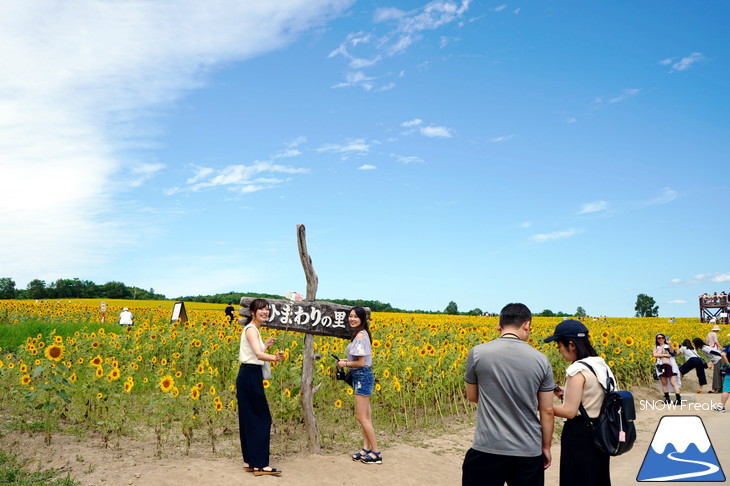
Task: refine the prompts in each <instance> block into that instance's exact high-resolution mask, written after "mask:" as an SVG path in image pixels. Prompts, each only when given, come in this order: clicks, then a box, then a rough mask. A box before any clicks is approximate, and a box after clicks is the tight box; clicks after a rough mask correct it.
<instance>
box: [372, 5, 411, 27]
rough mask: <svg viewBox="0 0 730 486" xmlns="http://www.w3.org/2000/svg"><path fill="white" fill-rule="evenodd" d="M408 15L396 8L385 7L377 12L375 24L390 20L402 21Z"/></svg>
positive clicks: (374, 15)
mask: <svg viewBox="0 0 730 486" xmlns="http://www.w3.org/2000/svg"><path fill="white" fill-rule="evenodd" d="M406 15H408V14H407V13H406V12H404V11H403V10H401V9H399V8H395V7H383V8H379V9H376V10H375V13H374V14H373V22H375V23H379V22H387V21H389V20H397V19H401V18H403V17H405V16H406Z"/></svg>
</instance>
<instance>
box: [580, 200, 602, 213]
mask: <svg viewBox="0 0 730 486" xmlns="http://www.w3.org/2000/svg"><path fill="white" fill-rule="evenodd" d="M606 209H608V203H607V202H606V201H595V202H592V203H586V204H584V205H583V207H582V208H581V209H580V211H578V213H577V214H589V213H597V212H599V211H605V210H606Z"/></svg>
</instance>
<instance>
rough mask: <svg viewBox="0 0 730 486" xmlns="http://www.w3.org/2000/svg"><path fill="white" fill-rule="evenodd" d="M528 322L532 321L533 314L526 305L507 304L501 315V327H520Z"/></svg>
mask: <svg viewBox="0 0 730 486" xmlns="http://www.w3.org/2000/svg"><path fill="white" fill-rule="evenodd" d="M527 321H532V312H530V309H528V308H527V306H526V305H525V304H507V305H506V306H504V307H503V308H502V310H501V311H500V313H499V325H500V327H502V328H505V327H519V326H521V325H522V324H523V323H525V322H527Z"/></svg>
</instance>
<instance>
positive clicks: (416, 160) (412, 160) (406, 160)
mask: <svg viewBox="0 0 730 486" xmlns="http://www.w3.org/2000/svg"><path fill="white" fill-rule="evenodd" d="M390 156H391V157H394V158H395V159H396V160H397V161H398V162H400V163H401V164H422V163H423V159H422V158H420V157H416V156H415V155H406V156H404V155H396V154H390Z"/></svg>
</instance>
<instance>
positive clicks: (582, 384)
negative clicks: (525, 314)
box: [545, 320, 616, 486]
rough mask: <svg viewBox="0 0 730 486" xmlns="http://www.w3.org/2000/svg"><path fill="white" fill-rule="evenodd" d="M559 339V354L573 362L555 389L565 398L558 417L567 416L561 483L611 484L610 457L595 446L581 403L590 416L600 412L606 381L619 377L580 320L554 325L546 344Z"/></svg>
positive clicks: (568, 485)
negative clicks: (615, 374) (593, 344)
mask: <svg viewBox="0 0 730 486" xmlns="http://www.w3.org/2000/svg"><path fill="white" fill-rule="evenodd" d="M552 341H557V344H558V351H559V352H560V355H561V356H562V357H563V358H564V359H565V360H566V361H568V362H570V363H573V364H571V365H570V366H568V369H567V370H566V374H567V380H566V382H565V387H561V388H560V390H559V391H556V393H557V394H558V396H559V397H561V398H562V399H563V403H562V404H561V405H554V406H553V410H554V412H555V416H556V417H563V418H565V419H566V420H565V424H564V425H563V433H562V435H561V439H560V486H578V485H580V486H610V485H611V474H610V468H609V460H610V456H609V455H608V454H607V453H605V452H603V451H601V450H599V449H597V448H596V447H594V446H593V436H592V434H591V429H590V426H589V423H588V419H587V418H586V417H583V416H581V412H580V405H581V404H582V405H583V407H584V409H585V411H586V413H587V415H588V417H592V418H596V417H598V416H599V414H600V413H601V405H602V404H603V398H604V396H605V393H606V390H605V385H604V384H605V383H606V382H607V380H609V379H610V380H613V383H614V384H615V383H616V379H615V378H614V376H613V373H612V372H611V369H610V368H609V367H608V365H607V364H606V362H605V361H604V360H603V358H601V357H600V356H598V353H597V352H596V350H595V349H593V346H592V345H591V343H590V341H589V339H588V329H587V328H586V327H585V326H584V325H583V324H582V323H580V322H578V321H575V320H566V321H563V322H561V323H560V324H558V325H557V327H556V328H555V332H554V333H553V335H552V336H550V337H548V338H547V339H545V342H546V343H549V342H552Z"/></svg>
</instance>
